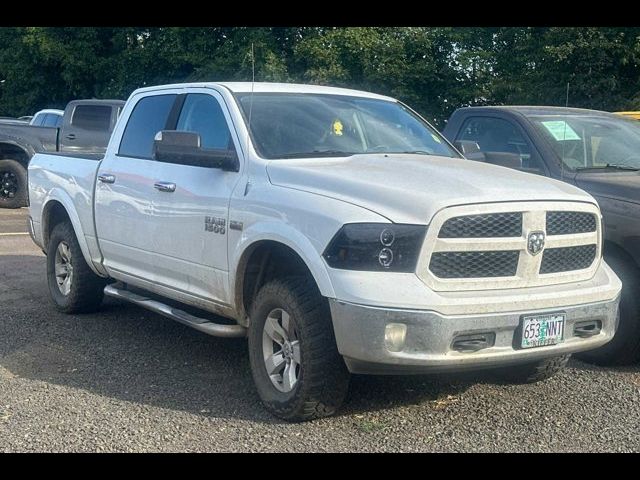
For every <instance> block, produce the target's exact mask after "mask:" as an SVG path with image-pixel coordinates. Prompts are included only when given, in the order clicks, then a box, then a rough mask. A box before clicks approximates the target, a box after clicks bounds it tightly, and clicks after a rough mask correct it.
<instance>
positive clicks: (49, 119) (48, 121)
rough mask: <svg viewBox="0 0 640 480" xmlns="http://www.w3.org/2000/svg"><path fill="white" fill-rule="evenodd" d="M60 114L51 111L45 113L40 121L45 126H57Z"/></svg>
mask: <svg viewBox="0 0 640 480" xmlns="http://www.w3.org/2000/svg"><path fill="white" fill-rule="evenodd" d="M60 118H61V117H60V115H55V114H53V113H47V114H46V115H45V117H44V122H43V123H42V125H43V126H45V127H57V126H58V119H60Z"/></svg>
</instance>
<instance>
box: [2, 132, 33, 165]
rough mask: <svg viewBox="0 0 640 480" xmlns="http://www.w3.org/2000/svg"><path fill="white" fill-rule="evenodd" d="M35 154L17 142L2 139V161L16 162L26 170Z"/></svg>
mask: <svg viewBox="0 0 640 480" xmlns="http://www.w3.org/2000/svg"><path fill="white" fill-rule="evenodd" d="M33 155H34V152H33V151H32V150H30V149H29V148H28V147H27V146H24V145H21V144H20V143H18V142H16V141H15V140H10V139H0V160H15V161H17V162H18V163H20V165H22V166H23V167H24V168H25V169H26V168H27V167H28V166H29V160H30V159H31V157H33Z"/></svg>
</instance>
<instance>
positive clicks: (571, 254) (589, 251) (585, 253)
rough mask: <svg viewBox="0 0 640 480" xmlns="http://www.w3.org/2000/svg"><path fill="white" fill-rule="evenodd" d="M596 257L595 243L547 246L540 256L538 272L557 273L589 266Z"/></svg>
mask: <svg viewBox="0 0 640 480" xmlns="http://www.w3.org/2000/svg"><path fill="white" fill-rule="evenodd" d="M595 259H596V245H580V246H577V247H564V248H548V249H546V250H545V251H544V253H543V256H542V264H541V265H540V273H559V272H570V271H573V270H582V269H584V268H589V267H590V266H591V264H592V263H593V261H594V260H595Z"/></svg>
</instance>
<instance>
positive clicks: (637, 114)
mask: <svg viewBox="0 0 640 480" xmlns="http://www.w3.org/2000/svg"><path fill="white" fill-rule="evenodd" d="M613 113H615V114H617V115H622V116H623V117H630V118H635V119H636V120H640V112H613Z"/></svg>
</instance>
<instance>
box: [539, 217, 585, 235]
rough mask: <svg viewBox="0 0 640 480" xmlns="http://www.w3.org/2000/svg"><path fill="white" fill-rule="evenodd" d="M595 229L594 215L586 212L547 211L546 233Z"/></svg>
mask: <svg viewBox="0 0 640 480" xmlns="http://www.w3.org/2000/svg"><path fill="white" fill-rule="evenodd" d="M595 231H596V216H595V215H594V214H592V213H587V212H547V235H569V234H572V233H588V232H595Z"/></svg>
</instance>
